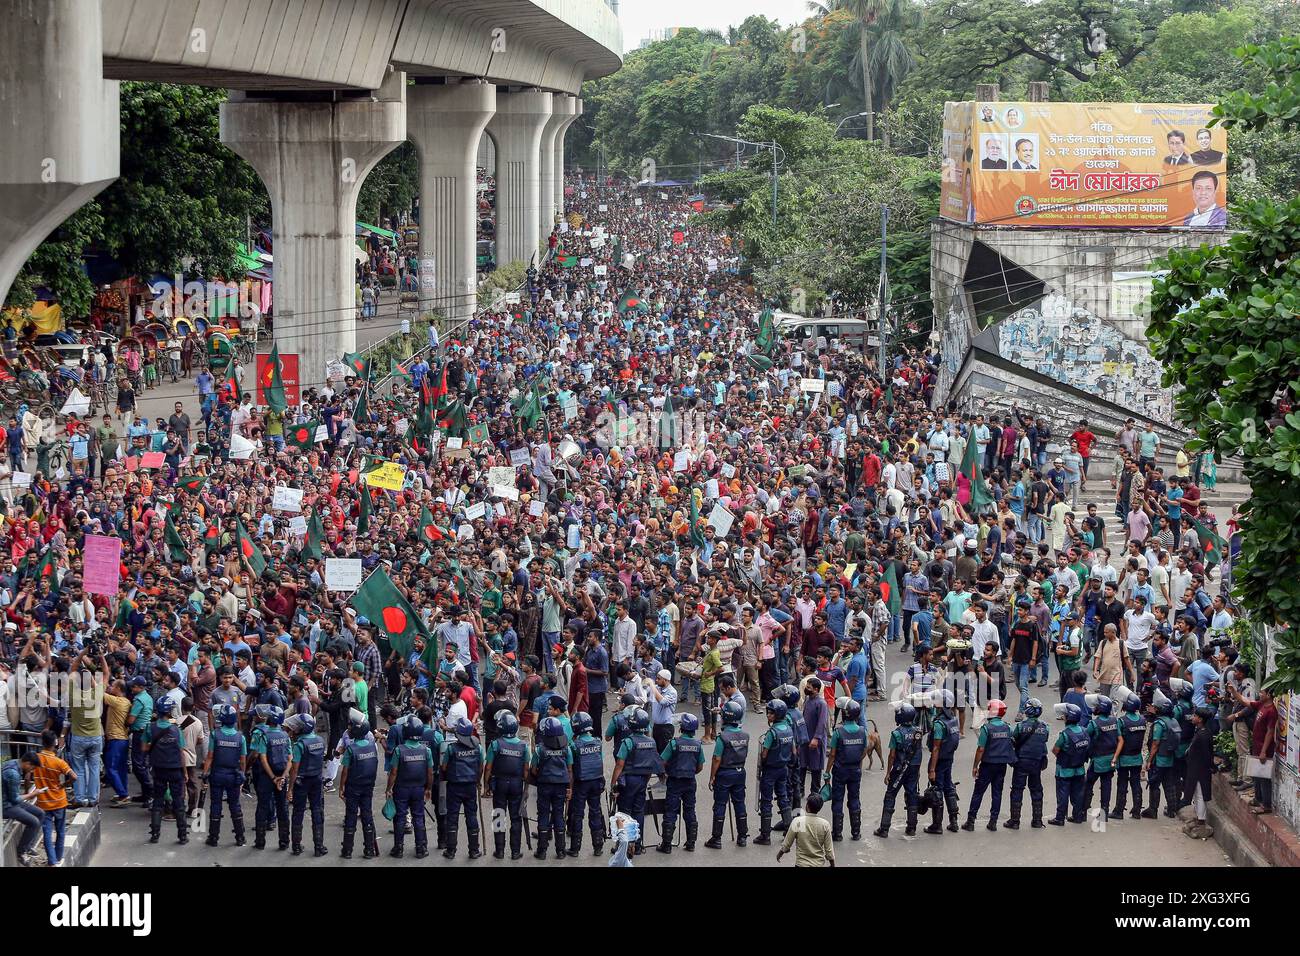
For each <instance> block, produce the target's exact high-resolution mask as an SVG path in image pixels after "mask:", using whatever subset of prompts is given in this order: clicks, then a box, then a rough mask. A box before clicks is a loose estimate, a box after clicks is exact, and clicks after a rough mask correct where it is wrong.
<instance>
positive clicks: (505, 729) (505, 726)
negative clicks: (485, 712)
mask: <svg viewBox="0 0 1300 956" xmlns="http://www.w3.org/2000/svg"><path fill="white" fill-rule="evenodd" d="M546 719H547V720H550V719H551V718H549V717H547V718H546ZM587 720H588V721H590V720H591V718H590V717H588V718H587ZM496 722H497V730H498V731H499V732H500V733H501V736H503V737H513V736H514V735H515V734H517V733H519V721H518V719H516V717H515V715H514V714H512V713H510V711H508V710H499V711H497V716H496ZM573 729H574V731H577V729H578V719H577V716H576V715H575V716H574V720H573Z"/></svg>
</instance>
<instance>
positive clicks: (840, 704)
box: [835, 694, 853, 710]
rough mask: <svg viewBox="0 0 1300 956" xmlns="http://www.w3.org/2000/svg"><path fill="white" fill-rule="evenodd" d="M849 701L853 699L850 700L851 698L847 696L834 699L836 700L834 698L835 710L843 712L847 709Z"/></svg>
mask: <svg viewBox="0 0 1300 956" xmlns="http://www.w3.org/2000/svg"><path fill="white" fill-rule="evenodd" d="M851 700H853V698H852V697H849V696H848V695H847V694H846V695H844V696H843V697H836V698H835V709H836V710H844V709H845V708H847V707H848V706H849V701H851Z"/></svg>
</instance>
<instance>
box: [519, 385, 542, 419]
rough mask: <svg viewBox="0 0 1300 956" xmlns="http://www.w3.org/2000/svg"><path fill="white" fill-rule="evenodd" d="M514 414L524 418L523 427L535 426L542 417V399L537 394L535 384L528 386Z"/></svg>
mask: <svg viewBox="0 0 1300 956" xmlns="http://www.w3.org/2000/svg"><path fill="white" fill-rule="evenodd" d="M515 415H516V417H518V418H522V419H523V420H524V427H525V428H536V427H537V423H538V422H539V421H541V418H542V400H541V399H540V398H539V397H538V395H537V388H536V386H531V387H529V389H528V394H527V395H525V396H524V400H523V402H522V403H521V404H520V406H519V408H518V409H517V410H516V412H515Z"/></svg>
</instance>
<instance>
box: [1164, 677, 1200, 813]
mask: <svg viewBox="0 0 1300 956" xmlns="http://www.w3.org/2000/svg"><path fill="white" fill-rule="evenodd" d="M1169 690H1170V692H1171V695H1172V697H1173V699H1174V720H1175V721H1177V722H1178V748H1177V749H1176V750H1175V751H1174V774H1173V776H1174V784H1175V788H1176V789H1175V791H1174V792H1175V793H1177V794H1178V795H1179V803H1178V804H1176V805H1175V807H1174V809H1178V807H1179V806H1181V801H1182V793H1183V790H1184V787H1183V783H1184V781H1185V780H1186V779H1187V751H1188V750H1189V749H1190V748H1191V746H1192V738H1193V737H1195V736H1196V725H1195V724H1193V723H1192V714H1193V713H1195V712H1196V705H1195V704H1193V703H1192V682H1191V681H1186V680H1182V679H1181V678H1178V677H1171V678H1169Z"/></svg>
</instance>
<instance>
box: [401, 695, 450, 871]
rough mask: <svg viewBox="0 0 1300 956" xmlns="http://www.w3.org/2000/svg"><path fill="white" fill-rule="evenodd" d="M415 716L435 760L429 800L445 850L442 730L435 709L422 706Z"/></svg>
mask: <svg viewBox="0 0 1300 956" xmlns="http://www.w3.org/2000/svg"><path fill="white" fill-rule="evenodd" d="M415 716H416V717H418V718H420V723H422V724H423V725H424V730H423V731H422V732H421V733H420V739H421V740H423V741H424V745H425V746H426V747H428V748H429V753H431V754H432V755H433V762H432V763H431V764H430V766H429V772H430V773H432V774H433V785H432V787H430V791H429V793H430V796H429V802H430V803H432V804H433V819H434V823H435V824H436V826H437V828H438V849H439V850H445V849H446V848H447V816H446V814H445V813H443V812H442V809H441V808H440V807H439V806H438V803H439V800H438V790H439V789H440V788H439V782H440V780H441V777H442V765H441V760H442V731H440V730H439V729H438V728H437V727H436V726H434V723H433V711H432V710H430V709H429V708H428V707H421V708H420V709H419V710H417V711H416V712H415ZM389 769H391V768H389Z"/></svg>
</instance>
